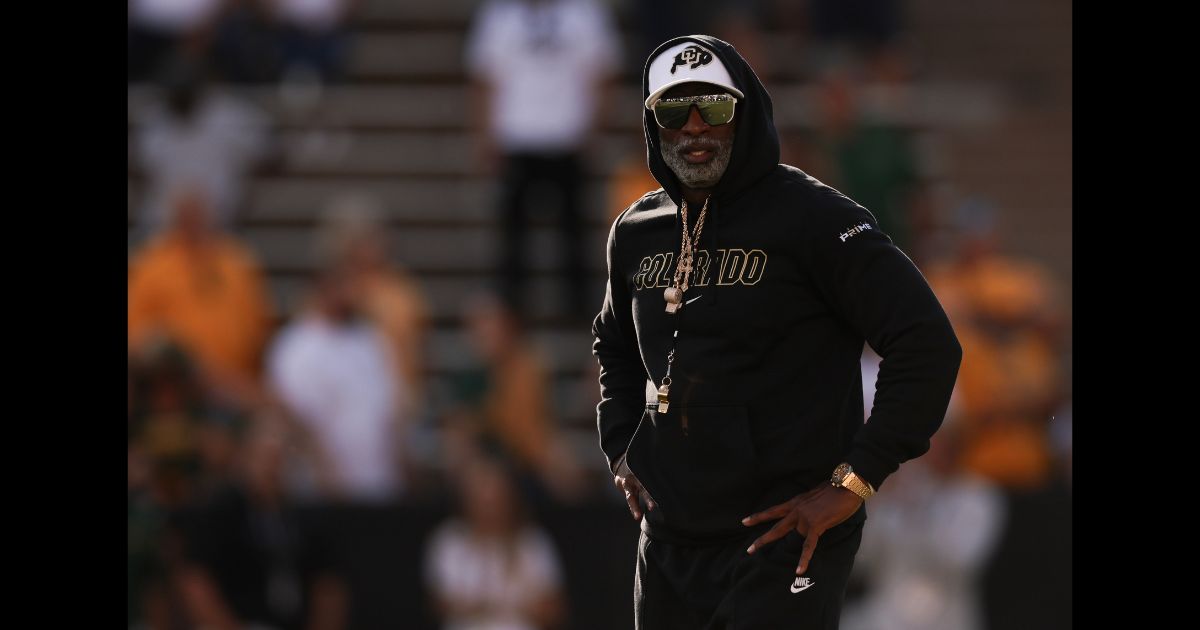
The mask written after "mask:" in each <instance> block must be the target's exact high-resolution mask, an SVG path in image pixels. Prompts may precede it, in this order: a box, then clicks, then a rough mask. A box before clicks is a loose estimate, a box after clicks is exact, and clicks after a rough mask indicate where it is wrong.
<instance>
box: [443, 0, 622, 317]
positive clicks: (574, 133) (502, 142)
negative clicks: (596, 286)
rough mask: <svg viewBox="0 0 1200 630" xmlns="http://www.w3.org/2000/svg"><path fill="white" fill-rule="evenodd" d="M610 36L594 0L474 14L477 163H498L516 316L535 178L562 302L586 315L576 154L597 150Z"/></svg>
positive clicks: (505, 257) (471, 54) (515, 1)
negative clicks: (552, 230) (561, 266)
mask: <svg viewBox="0 0 1200 630" xmlns="http://www.w3.org/2000/svg"><path fill="white" fill-rule="evenodd" d="M620 56H621V55H620V48H619V41H618V39H617V36H616V31H615V29H614V28H613V27H612V25H611V18H610V16H609V15H608V13H607V10H606V8H605V7H604V6H603V4H602V3H598V2H595V1H593V0H571V1H563V0H489V1H488V2H485V3H484V4H483V5H482V6H481V7H480V9H479V12H478V14H477V15H476V16H475V18H474V19H473V22H472V25H471V31H470V33H469V34H468V37H467V45H466V66H467V71H468V73H469V74H470V75H471V77H472V95H471V97H472V107H473V110H474V111H473V115H474V118H475V126H476V127H477V129H478V137H479V145H478V150H479V151H478V152H479V159H480V162H481V163H482V165H483V168H484V170H485V171H488V172H493V171H495V170H499V171H500V178H501V192H500V202H499V206H500V207H499V210H500V214H501V224H502V228H501V229H502V233H503V246H502V253H501V265H500V266H501V272H500V285H501V291H502V293H503V295H504V297H505V299H506V300H507V301H508V302H509V303H510V304H511V305H512V306H513V307H514V308H515V310H517V311H518V312H519V313H520V314H521V315H524V316H527V315H528V312H527V310H526V309H525V308H524V303H525V293H526V288H525V285H526V283H527V282H528V272H527V264H528V258H529V256H530V254H529V251H528V250H530V249H531V248H530V246H529V245H530V243H529V240H528V239H527V232H528V230H529V214H530V210H531V208H530V203H531V201H533V194H532V193H534V192H536V190H537V189H538V187H539V186H545V187H546V188H547V189H548V190H547V192H550V193H552V194H553V195H554V201H553V206H554V207H555V214H557V215H559V217H561V221H562V224H561V226H562V227H561V229H562V252H563V258H564V259H565V267H566V275H565V280H566V284H567V286H566V289H567V290H566V292H565V296H566V298H567V300H568V310H569V311H570V312H571V313H572V314H573V315H580V316H582V315H585V314H586V313H587V309H588V306H587V304H586V301H587V299H588V298H587V296H588V294H589V292H588V291H587V287H586V282H587V277H586V274H585V268H584V259H583V257H584V255H585V252H584V250H583V243H584V241H583V229H584V217H585V216H586V215H585V213H584V209H583V207H582V204H583V194H582V192H583V185H584V159H585V154H588V153H590V154H594V153H596V151H597V150H598V149H599V146H598V145H597V143H596V139H597V137H598V133H596V132H597V130H598V128H599V123H601V122H602V120H601V116H600V113H602V112H603V111H604V107H603V103H604V99H605V92H606V91H607V89H608V83H609V81H610V77H611V76H612V75H614V74H615V73H616V72H617V70H618V68H619V60H620Z"/></svg>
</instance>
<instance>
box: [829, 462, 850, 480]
mask: <svg viewBox="0 0 1200 630" xmlns="http://www.w3.org/2000/svg"><path fill="white" fill-rule="evenodd" d="M851 470H852V469H851V468H850V464H841V465H839V466H838V467H837V468H835V469H833V482H834V483H836V484H839V485H840V484H841V483H842V482H843V481H845V480H846V475H849V474H850V472H851Z"/></svg>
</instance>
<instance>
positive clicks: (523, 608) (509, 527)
mask: <svg viewBox="0 0 1200 630" xmlns="http://www.w3.org/2000/svg"><path fill="white" fill-rule="evenodd" d="M455 481H456V482H457V485H458V490H459V498H460V499H461V502H462V504H461V508H462V513H461V516H459V517H455V518H452V519H450V520H448V521H446V522H445V523H443V524H442V525H440V526H439V527H438V528H437V529H436V530H435V531H434V532H433V534H432V535H431V536H430V538H429V541H428V543H427V547H426V553H425V584H426V587H427V589H428V591H429V594H430V595H431V596H432V598H433V604H434V609H435V610H436V611H437V613H438V615H439V617H440V618H441V619H442V620H443V625H442V628H443V629H444V630H538V629H545V628H551V627H556V626H557V625H559V624H561V622H562V621H563V619H564V618H565V603H564V599H563V584H562V580H563V578H562V569H561V566H560V561H559V557H558V552H557V550H556V549H555V546H554V543H553V542H552V541H551V539H550V537H549V536H548V535H547V534H546V532H545V531H543V530H542V529H541V528H540V527H538V526H537V525H536V524H534V523H531V522H530V521H528V520H527V519H526V518H525V517H524V510H523V507H522V506H521V504H520V502H519V500H518V498H517V494H516V492H515V491H514V488H513V483H512V479H511V477H510V475H509V474H507V471H506V470H505V469H504V467H503V466H502V465H500V464H499V463H498V462H496V461H495V460H489V459H485V458H480V459H475V460H473V461H472V462H470V463H469V464H467V465H465V466H464V467H463V468H462V470H460V471H459V472H458V474H457V475H456V476H455Z"/></svg>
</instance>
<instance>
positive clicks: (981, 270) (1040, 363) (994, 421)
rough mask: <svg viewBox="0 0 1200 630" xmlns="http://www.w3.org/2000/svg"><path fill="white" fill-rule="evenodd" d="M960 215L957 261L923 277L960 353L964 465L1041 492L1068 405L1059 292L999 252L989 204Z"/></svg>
mask: <svg viewBox="0 0 1200 630" xmlns="http://www.w3.org/2000/svg"><path fill="white" fill-rule="evenodd" d="M958 214H959V219H960V223H961V225H962V227H963V232H964V233H963V235H962V237H961V240H960V249H959V251H958V253H957V255H956V256H955V257H954V258H953V259H952V260H949V261H947V262H942V263H940V264H932V265H929V266H928V267H927V268H926V270H927V277H928V278H929V282H930V286H932V287H933V289H934V291H935V292H936V293H937V295H938V297H939V299H940V300H941V301H942V304H943V305H944V307H945V309H946V314H947V315H948V316H949V318H950V320H951V322H953V324H954V329H955V331H956V332H958V336H959V342H960V343H962V347H963V361H962V367H961V368H960V370H959V374H958V383H957V385H956V394H957V397H958V398H959V403H960V404H961V409H962V413H963V419H964V422H965V424H966V426H965V427H964V431H965V433H966V435H965V438H966V442H967V443H966V445H965V452H964V455H963V458H964V464H965V465H966V466H967V467H968V468H969V469H971V470H973V471H974V472H976V473H979V474H981V475H983V476H985V477H988V478H990V479H992V480H993V481H995V482H997V483H999V484H1001V485H1004V486H1006V487H1037V486H1039V485H1040V484H1042V483H1043V482H1044V481H1045V480H1046V479H1047V475H1048V474H1049V473H1050V472H1051V463H1052V461H1051V453H1050V448H1049V443H1048V439H1047V438H1048V434H1047V428H1048V422H1049V421H1050V417H1051V416H1052V415H1053V414H1054V411H1055V409H1056V407H1057V406H1058V405H1060V404H1061V402H1062V400H1063V383H1062V376H1061V370H1060V366H1059V357H1060V349H1061V342H1062V315H1061V306H1060V305H1059V302H1058V298H1057V296H1058V291H1057V289H1056V287H1055V286H1054V284H1053V283H1052V281H1051V279H1050V277H1049V275H1048V274H1047V273H1046V272H1045V270H1044V269H1043V268H1042V267H1041V266H1040V265H1038V264H1037V263H1034V262H1032V261H1027V260H1020V259H1017V258H1015V257H1013V256H1010V255H1007V254H1004V253H1002V252H1001V251H1000V245H999V239H998V237H997V234H996V231H995V227H994V216H993V212H992V210H991V208H990V207H989V206H987V205H986V204H982V203H978V202H968V203H966V204H964V205H963V206H961V207H960V208H959V210H958Z"/></svg>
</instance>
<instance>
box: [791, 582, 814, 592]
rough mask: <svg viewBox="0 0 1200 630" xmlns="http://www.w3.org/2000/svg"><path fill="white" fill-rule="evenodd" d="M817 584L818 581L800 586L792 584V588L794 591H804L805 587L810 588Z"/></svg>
mask: <svg viewBox="0 0 1200 630" xmlns="http://www.w3.org/2000/svg"><path fill="white" fill-rule="evenodd" d="M815 585H816V582H809V583H808V584H805V585H804V586H799V587H798V586H796V585H795V584H792V587H791V589H792V592H793V593H799V592H800V591H803V590H804V589H806V588H809V587H811V586H815Z"/></svg>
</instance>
